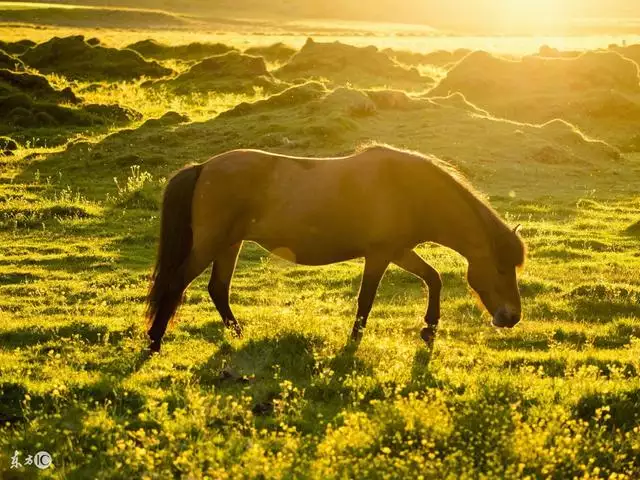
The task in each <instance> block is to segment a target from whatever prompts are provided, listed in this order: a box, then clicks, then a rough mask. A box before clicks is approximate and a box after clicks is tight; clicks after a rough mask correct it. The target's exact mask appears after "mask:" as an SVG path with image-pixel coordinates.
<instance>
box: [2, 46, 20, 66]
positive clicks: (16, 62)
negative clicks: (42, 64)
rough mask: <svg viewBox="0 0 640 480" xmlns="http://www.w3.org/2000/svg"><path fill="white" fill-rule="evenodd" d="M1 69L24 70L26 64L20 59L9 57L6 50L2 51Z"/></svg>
mask: <svg viewBox="0 0 640 480" xmlns="http://www.w3.org/2000/svg"><path fill="white" fill-rule="evenodd" d="M0 68H6V69H7V70H24V63H22V60H20V59H19V58H16V57H14V56H13V55H9V54H8V53H7V52H5V51H4V50H0Z"/></svg>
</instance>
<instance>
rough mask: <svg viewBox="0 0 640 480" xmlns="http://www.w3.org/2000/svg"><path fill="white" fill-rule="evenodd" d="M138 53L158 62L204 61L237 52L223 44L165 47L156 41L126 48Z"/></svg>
mask: <svg viewBox="0 0 640 480" xmlns="http://www.w3.org/2000/svg"><path fill="white" fill-rule="evenodd" d="M125 48H127V49H129V50H133V51H136V52H138V53H139V54H140V55H142V56H143V57H146V58H155V59H158V60H168V59H179V60H202V59H203V58H207V57H211V56H213V55H221V54H223V53H227V52H230V51H232V50H235V48H233V47H230V46H228V45H225V44H223V43H200V42H194V43H189V44H187V45H175V46H173V45H165V44H163V43H159V42H156V41H155V40H152V39H148V40H141V41H139V42H136V43H132V44H131V45H128V46H127V47H125Z"/></svg>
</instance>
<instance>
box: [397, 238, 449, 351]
mask: <svg viewBox="0 0 640 480" xmlns="http://www.w3.org/2000/svg"><path fill="white" fill-rule="evenodd" d="M393 263H395V264H396V265H398V266H399V267H400V268H402V269H404V270H406V271H407V272H409V273H411V274H413V275H415V276H416V277H418V278H420V279H422V280H423V281H424V283H425V284H426V285H427V287H428V289H429V304H428V305H427V313H426V315H425V319H424V320H425V322H426V323H427V326H426V327H425V328H423V329H422V332H421V336H422V339H423V340H424V341H425V342H427V343H428V344H430V343H431V342H433V339H434V337H435V334H436V330H437V328H438V321H439V320H440V291H441V290H442V281H441V279H440V274H439V273H438V272H437V270H436V269H435V268H433V267H432V266H431V265H429V264H428V263H427V262H425V261H424V260H423V259H422V258H421V257H420V256H419V255H418V254H417V253H416V252H414V251H413V250H409V251H407V252H405V253H404V255H403V256H402V257H400V258H398V259H395V260H394V261H393Z"/></svg>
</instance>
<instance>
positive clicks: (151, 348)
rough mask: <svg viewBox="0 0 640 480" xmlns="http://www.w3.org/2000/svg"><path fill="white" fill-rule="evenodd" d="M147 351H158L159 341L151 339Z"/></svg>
mask: <svg viewBox="0 0 640 480" xmlns="http://www.w3.org/2000/svg"><path fill="white" fill-rule="evenodd" d="M149 353H160V342H159V341H157V340H156V341H153V342H151V344H150V345H149Z"/></svg>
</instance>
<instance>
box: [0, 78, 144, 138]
mask: <svg viewBox="0 0 640 480" xmlns="http://www.w3.org/2000/svg"><path fill="white" fill-rule="evenodd" d="M80 104H81V100H80V99H79V98H78V97H77V96H76V95H75V94H74V93H73V91H72V90H71V89H70V88H68V87H67V88H65V89H64V90H57V89H55V88H53V87H52V86H51V84H50V83H49V81H48V80H47V79H46V78H45V77H43V76H42V75H33V74H30V73H24V72H12V71H10V70H0V111H1V112H2V115H0V135H11V136H12V137H13V138H16V139H18V140H20V141H26V140H30V139H31V137H38V138H40V139H41V140H43V141H47V144H48V145H51V144H52V143H60V142H62V141H64V140H65V139H66V138H67V137H66V135H67V134H68V133H69V130H71V131H74V130H77V129H78V128H81V127H89V126H95V125H98V126H100V125H103V126H108V125H123V124H126V123H129V122H131V121H133V120H137V119H139V118H140V114H139V113H137V112H135V111H133V110H131V109H128V108H123V107H120V106H118V105H96V104H88V105H80ZM70 105H76V107H71V106H70ZM34 129H38V130H39V131H38V132H34ZM42 129H45V130H42ZM53 138H55V139H56V140H55V141H49V139H53Z"/></svg>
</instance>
